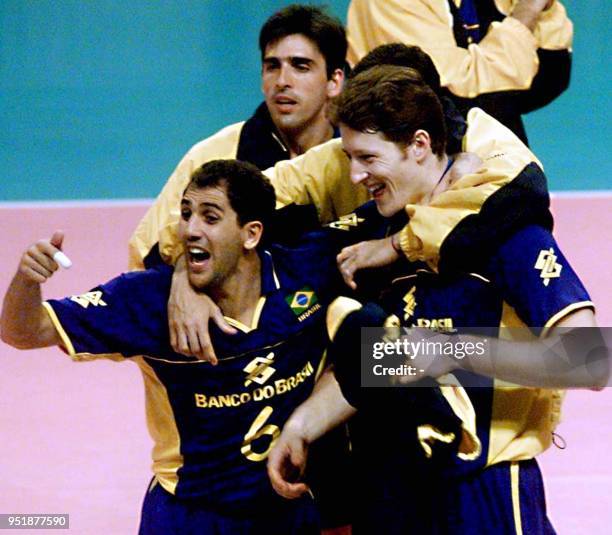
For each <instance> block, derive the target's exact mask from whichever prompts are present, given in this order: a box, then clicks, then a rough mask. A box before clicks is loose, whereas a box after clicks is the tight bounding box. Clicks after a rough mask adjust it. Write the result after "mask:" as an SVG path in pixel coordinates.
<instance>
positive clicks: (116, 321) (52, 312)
mask: <svg viewBox="0 0 612 535" xmlns="http://www.w3.org/2000/svg"><path fill="white" fill-rule="evenodd" d="M171 280H172V270H171V268H169V267H167V266H164V267H162V268H160V269H154V270H148V271H142V272H138V273H127V274H124V275H121V276H119V277H117V278H115V279H112V280H111V281H109V282H107V283H106V284H103V285H101V286H97V287H95V288H93V289H92V290H91V291H89V292H87V293H84V294H82V295H75V296H72V297H66V298H64V299H59V300H55V299H50V300H48V301H45V302H44V303H43V305H44V307H45V309H46V311H47V313H48V314H49V316H50V318H51V321H52V322H53V324H54V326H55V328H56V330H57V332H58V334H59V335H60V338H61V340H62V346H63V348H64V349H65V350H66V352H67V353H68V354H69V355H70V357H72V358H73V359H75V360H91V359H94V358H99V357H105V358H108V357H109V356H112V358H125V357H131V356H134V355H141V354H148V355H156V356H163V355H164V354H168V353H169V349H168V348H169V344H168V334H167V333H168V327H167V313H166V303H167V300H168V295H169V290H170V283H171Z"/></svg>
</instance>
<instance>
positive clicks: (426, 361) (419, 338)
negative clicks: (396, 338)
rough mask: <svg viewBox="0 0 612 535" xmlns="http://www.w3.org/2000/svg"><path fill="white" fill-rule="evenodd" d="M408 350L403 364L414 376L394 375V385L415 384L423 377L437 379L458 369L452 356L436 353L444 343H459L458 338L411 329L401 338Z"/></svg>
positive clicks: (417, 328)
mask: <svg viewBox="0 0 612 535" xmlns="http://www.w3.org/2000/svg"><path fill="white" fill-rule="evenodd" d="M401 341H402V343H403V342H404V341H405V342H407V343H408V345H407V346H404V347H408V348H410V354H409V355H407V356H406V360H405V362H404V364H406V365H408V366H412V367H413V368H414V370H415V374H414V375H395V376H393V378H392V382H393V383H395V384H401V385H408V384H411V383H415V382H417V381H419V380H420V379H423V378H425V377H432V378H434V379H437V378H438V377H442V376H443V375H446V374H447V373H450V372H452V371H453V370H454V369H456V368H457V367H458V365H457V362H456V361H455V357H454V356H453V355H448V354H442V352H440V351H437V349H438V348H440V347H442V346H443V345H444V344H445V343H449V342H450V343H452V342H459V341H460V340H459V337H458V336H452V337H451V336H449V335H448V334H443V333H439V332H437V331H433V330H431V329H424V328H419V327H412V328H410V329H408V330H407V332H406V333H405V334H404V335H403V336H402V338H401Z"/></svg>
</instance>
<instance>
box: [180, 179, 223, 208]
mask: <svg viewBox="0 0 612 535" xmlns="http://www.w3.org/2000/svg"><path fill="white" fill-rule="evenodd" d="M181 203H187V204H191V205H194V206H198V205H201V204H207V205H208V204H214V205H216V206H219V207H221V208H224V209H226V208H229V207H230V204H229V199H228V197H227V188H226V186H225V184H215V185H214V186H205V187H198V186H196V185H191V186H189V187H188V188H187V189H186V190H185V193H184V194H183V198H182V199H181Z"/></svg>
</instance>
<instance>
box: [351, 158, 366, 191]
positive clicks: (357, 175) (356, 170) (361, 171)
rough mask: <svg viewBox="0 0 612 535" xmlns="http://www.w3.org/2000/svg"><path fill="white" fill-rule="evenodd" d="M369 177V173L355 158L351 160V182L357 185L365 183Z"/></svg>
mask: <svg viewBox="0 0 612 535" xmlns="http://www.w3.org/2000/svg"><path fill="white" fill-rule="evenodd" d="M367 176H368V172H367V171H366V169H365V168H364V167H363V165H361V164H360V163H359V162H358V161H357V160H356V159H355V158H353V159H352V160H351V182H352V183H353V184H355V185H357V184H360V183H361V182H363V181H364V180H365V179H366V178H367Z"/></svg>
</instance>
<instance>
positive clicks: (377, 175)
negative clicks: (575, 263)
mask: <svg viewBox="0 0 612 535" xmlns="http://www.w3.org/2000/svg"><path fill="white" fill-rule="evenodd" d="M336 106H337V108H336V110H335V115H336V118H337V120H338V123H339V124H340V130H341V133H342V145H343V148H344V151H345V152H346V154H347V155H348V157H349V158H350V160H351V169H350V174H351V179H352V181H353V182H354V183H355V184H358V185H361V186H365V187H366V188H367V189H368V190H369V191H370V192H371V193H372V195H373V197H374V199H373V202H374V203H375V207H376V210H377V212H378V221H379V227H380V230H382V235H383V236H384V235H387V234H389V233H392V232H394V231H395V230H396V229H397V228H398V227H401V225H403V224H405V221H406V214H405V213H404V208H405V206H406V205H412V206H415V207H417V208H418V207H419V206H430V207H435V206H437V205H438V203H441V202H447V203H448V202H451V201H454V202H455V203H457V204H460V203H465V202H466V201H469V200H470V198H471V197H470V196H471V195H472V190H473V189H474V188H473V187H471V186H474V185H476V184H479V183H482V182H486V177H487V176H491V175H492V176H499V175H501V174H504V173H508V172H510V173H512V174H513V175H514V174H516V173H518V174H519V175H520V176H522V177H523V179H525V180H528V181H529V182H530V183H534V184H535V183H538V182H542V181H543V180H544V174H543V171H542V169H541V167H540V166H539V164H538V163H536V161H535V158H534V157H533V154H531V152H530V151H529V150H528V149H527V147H526V146H525V145H523V144H522V143H521V142H520V141H519V140H518V138H516V137H515V136H513V135H512V134H510V135H509V136H503V131H501V133H502V136H503V137H501V138H500V139H499V140H498V141H499V150H498V151H496V152H495V153H494V154H493V155H491V156H490V157H488V158H486V159H480V158H478V157H475V158H473V159H471V160H469V161H470V165H468V166H466V167H464V168H463V169H462V170H461V173H460V176H459V178H458V180H457V182H456V183H451V181H450V178H449V170H452V169H453V167H454V166H456V165H458V163H457V162H456V161H453V159H452V158H451V157H450V155H448V154H447V153H446V151H445V140H444V126H443V115H442V109H441V105H440V102H439V100H438V98H437V97H436V96H435V94H434V93H433V92H432V90H431V89H430V88H429V87H427V86H426V85H425V84H424V83H423V82H422V80H421V77H420V76H419V75H418V73H416V72H415V71H414V70H412V69H405V68H401V67H393V66H379V67H373V68H371V69H368V70H367V71H364V72H362V73H360V74H358V75H357V76H355V77H354V78H353V79H352V80H350V81H349V82H348V83H347V85H346V88H345V90H344V92H343V93H342V95H341V96H340V97H339V98H338V99H337V101H336ZM479 113H483V112H482V111H480V110H478V109H475V110H472V111H471V112H470V114H479ZM508 133H509V131H508ZM520 201H521V198H520V197H518V198H517V199H515V202H516V204H517V205H518V204H520ZM491 208H492V209H493V213H492V214H490V216H491V217H492V222H494V220H495V219H496V218H497V219H500V218H504V217H507V215H506V214H504V213H503V212H499V211H495V208H494V207H491ZM518 209H519V208H518V207H517V210H518ZM483 210H487V211H488V210H490V208H488V207H486V203H485V206H483ZM545 212H546V210H545ZM371 213H372V210H370V211H369V214H370V215H368V212H365V211H359V210H358V211H356V213H355V214H354V217H353V218H352V222H353V225H352V226H354V227H359V226H364V227H366V226H367V225H372V221H374V222H376V217H375V216H373V215H371ZM380 215H382V216H384V217H385V219H383V218H380ZM543 215H544V216H546V213H544V214H543ZM437 216H438V217H440V218H442V217H444V213H443V211H440V212H438V214H437ZM388 218H392V219H388ZM546 221H547V218H546V217H544V218H543V219H542V222H541V224H533V223H530V222H527V223H525V222H520V221H519V222H518V224H515V225H514V227H513V228H507V229H506V230H505V231H504V232H501V231H499V229H496V228H495V226H494V225H492V226H493V227H494V228H493V232H491V233H490V234H487V235H488V236H489V238H490V239H489V242H488V243H487V242H485V241H483V240H482V237H481V236H478V235H476V234H474V233H470V232H466V230H465V229H464V230H463V235H462V236H461V238H462V239H463V240H465V241H466V245H470V242H471V241H474V240H477V241H478V243H479V244H480V247H479V248H478V249H473V248H472V249H471V250H470V253H469V258H467V259H465V261H464V262H463V264H461V263H455V264H453V265H446V267H444V266H441V267H440V269H438V270H436V269H432V266H430V265H427V264H426V263H423V262H406V261H404V260H401V259H399V258H398V262H396V263H395V264H393V265H392V266H389V269H390V270H391V273H389V274H387V275H386V278H387V280H388V281H389V283H388V285H387V287H386V289H385V292H384V295H382V296H381V297H380V298H379V304H380V305H381V306H382V307H379V306H378V305H372V304H368V305H365V306H363V307H361V306H360V305H359V303H357V302H355V301H352V300H344V301H339V302H337V303H335V304H334V305H332V307H330V311H331V312H334V314H336V315H337V314H338V313H337V312H335V311H334V309H335V308H336V307H342V308H343V309H344V316H343V317H344V321H343V322H342V323H341V324H337V323H336V328H337V330H336V334H335V338H334V340H335V341H336V342H335V343H334V344H333V345H332V347H331V348H330V351H329V353H330V355H332V354H335V355H337V359H336V361H335V368H334V370H333V371H332V372H328V373H326V374H325V375H324V377H323V378H322V379H321V381H319V382H318V383H317V387H316V390H315V393H314V395H313V396H311V398H310V399H309V400H308V401H307V402H306V403H304V404H303V405H302V406H301V407H300V408H298V409H297V410H296V412H295V413H294V414H293V416H292V417H291V418H290V419H289V421H288V422H287V424H286V425H285V427H284V429H283V433H282V434H281V437H280V438H279V441H278V442H277V443H276V445H275V447H274V449H273V450H272V452H271V453H270V457H269V473H270V476H271V479H272V481H273V484H274V487H275V489H277V491H278V492H279V493H280V494H282V495H283V496H285V497H295V496H299V495H300V494H301V493H302V492H304V491H305V489H306V486H305V485H304V484H303V483H301V482H296V480H295V474H296V473H298V474H299V473H300V470H301V469H302V468H303V464H304V463H305V459H306V450H307V447H308V445H309V444H310V443H311V441H312V440H314V439H316V438H318V437H319V436H320V435H321V434H323V433H324V432H325V431H326V430H328V429H330V428H333V427H334V425H336V424H338V423H339V422H343V421H344V420H346V419H348V418H350V417H351V416H354V415H355V419H356V422H355V428H356V429H357V432H353V433H352V434H351V444H352V452H353V454H354V455H355V458H356V471H357V472H358V473H359V479H358V483H359V488H358V500H359V501H358V503H357V507H356V508H355V510H356V515H357V518H356V520H355V524H354V527H355V531H354V532H355V533H384V534H396V533H397V534H400V533H451V534H458V535H459V534H462V535H463V534H467V533H530V534H536V533H538V534H548V533H553V532H554V531H553V528H552V526H551V524H550V522H549V520H548V517H547V514H546V503H545V498H544V487H543V483H542V476H541V473H540V470H539V467H538V463H537V461H536V457H537V455H539V454H540V453H542V452H543V451H544V450H546V449H547V448H548V447H549V446H550V444H551V442H552V434H553V432H554V429H555V425H556V423H557V422H558V421H559V412H560V407H561V401H562V393H561V392H560V391H559V390H558V389H559V388H567V387H602V386H603V385H605V384H606V381H607V379H608V376H609V361H608V359H609V357H608V354H607V352H604V351H600V352H599V353H597V352H591V350H592V349H595V348H596V347H597V346H594V345H592V343H593V342H595V343H597V344H599V343H600V340H601V339H600V338H598V337H597V332H596V329H594V327H595V326H596V324H595V316H594V313H593V307H594V306H593V303H592V302H591V301H590V298H589V296H588V293H587V292H586V290H585V288H584V286H583V285H582V283H581V282H580V280H579V279H578V277H577V275H576V274H575V273H574V271H573V270H572V268H571V266H570V265H569V263H568V261H567V260H566V259H565V257H564V256H563V254H562V252H561V251H560V249H559V246H558V244H557V243H556V241H555V240H554V238H553V237H552V235H551V233H550V230H549V228H547V227H549V225H550V222H549V221H548V224H547V223H546ZM346 222H347V220H345V223H346ZM339 223H342V222H341V221H340V222H339ZM428 223H429V224H430V225H431V226H435V225H436V224H437V221H436V213H435V211H433V212H432V214H431V217H430V218H429V221H428ZM394 226H395V229H394ZM481 232H488V231H487V230H486V229H484V230H482V229H481ZM348 249H349V251H350V250H351V248H348ZM466 250H467V248H466ZM345 251H346V250H345ZM345 251H343V253H341V254H340V255H339V260H340V265H341V267H342V269H344V263H345V262H350V256H351V255H350V253H349V254H345ZM546 262H548V264H547V263H546ZM382 276H383V275H382V274H381V275H380V277H382ZM373 307H375V308H373ZM383 324H384V325H385V326H387V327H400V326H405V327H429V328H431V329H434V330H438V331H439V330H440V329H446V330H450V331H455V330H456V329H460V328H463V329H473V328H486V329H488V339H492V340H490V347H494V348H495V349H494V350H491V352H490V353H488V354H487V357H486V358H478V357H465V358H464V359H463V360H461V359H459V358H458V359H456V360H455V359H453V358H449V357H446V358H445V357H443V356H442V355H438V354H437V355H435V357H436V359H434V365H433V366H431V367H429V364H431V362H428V359H427V358H424V360H423V359H421V358H420V357H422V356H417V357H419V358H417V359H415V360H408V359H406V358H399V359H398V357H401V355H394V356H393V357H392V358H393V359H396V361H397V363H398V365H399V364H410V365H412V367H413V370H419V371H420V373H414V374H411V375H408V374H406V375H405V376H404V377H402V381H403V382H404V381H405V382H409V381H413V382H415V383H416V382H417V381H419V380H420V383H417V386H422V387H423V388H413V389H407V388H406V389H392V388H388V389H384V388H371V389H369V388H361V384H362V383H361V381H362V368H361V366H360V363H361V364H362V365H363V366H364V368H365V369H367V366H368V365H369V362H370V360H369V357H368V356H367V355H365V356H364V358H363V359H360V355H364V353H362V351H363V349H362V344H364V345H363V347H366V349H365V353H367V352H368V350H367V346H366V345H365V342H364V341H363V339H362V338H361V335H362V333H361V328H362V327H374V326H379V327H382V326H383ZM508 326H511V327H514V328H515V330H514V331H509V330H508V329H504V327H508ZM577 327H589V328H591V329H589V330H588V332H589V333H591V332H593V333H594V334H595V337H594V338H593V340H589V336H586V337H585V338H584V340H588V342H589V344H585V343H582V342H579V343H576V342H574V343H573V344H569V346H570V347H571V349H568V350H567V351H566V352H563V351H561V350H558V349H557V351H554V350H551V348H553V347H554V348H558V347H564V343H565V341H566V339H563V338H562V337H563V335H564V334H567V333H568V330H570V329H575V328H577ZM563 328H565V330H563ZM517 332H518V333H519V335H520V336H521V337H522V338H523V341H504V340H499V339H497V338H496V337H499V338H503V337H509V336H511V335H512V334H514V335H515V336H516V333H517ZM424 333H427V334H424ZM424 333H423V332H420V333H419V332H417V338H416V340H415V339H414V338H411V340H413V341H418V340H419V338H418V336H419V334H420V337H421V338H427V337H429V336H432V333H431V332H428V331H424ZM578 334H580V332H578ZM575 335H576V332H575V331H571V336H570V338H571V337H573V336H575ZM437 336H438V337H440V338H442V339H443V340H444V341H445V342H450V343H451V344H452V342H453V340H455V341H457V340H458V338H457V335H448V336H446V335H443V334H438V335H437ZM460 339H461V340H463V335H461V338H460ZM485 340H487V339H485ZM436 341H440V339H439V338H438V339H437V340H436ZM469 341H470V342H471V343H475V342H476V341H475V340H473V339H472V338H470V339H469ZM599 349H602V346H600V348H599ZM426 362H427V364H426ZM406 368H408V366H406ZM423 370H425V373H423ZM451 371H452V372H454V373H455V374H456V375H457V376H458V377H459V378H460V381H462V382H461V383H459V384H457V380H456V379H455V380H454V383H453V385H452V388H451V390H450V391H449V390H448V388H449V387H440V388H438V387H439V385H438V384H437V383H435V382H433V383H432V378H438V377H441V376H444V375H446V374H447V373H448V372H451ZM366 373H367V372H366ZM408 373H410V372H408ZM429 375H430V376H431V377H430V376H429ZM364 376H365V375H364ZM464 384H465V385H466V388H463V386H462V385H464ZM519 385H523V386H519ZM364 386H374V385H372V384H370V385H368V384H366V385H364ZM378 386H380V385H378ZM468 386H469V388H467V387H468ZM445 389H446V390H445ZM438 390H439V391H440V392H442V393H443V394H444V397H445V398H446V399H447V400H448V406H447V409H448V412H447V413H446V414H444V413H443V412H442V413H439V414H441V415H442V416H443V418H442V419H441V420H440V425H434V426H432V425H431V422H423V420H422V413H423V412H427V408H428V407H429V408H430V409H431V403H430V400H431V393H432V392H437V391H438ZM450 393H454V394H455V395H457V397H454V398H453V397H451V396H450V395H449V394H450ZM427 396H429V397H427ZM451 409H452V411H451ZM437 413H438V412H437ZM453 413H454V415H455V416H456V418H457V420H459V421H457V420H454V417H453ZM385 415H389V416H391V417H389V418H387V419H385V418H384V417H385ZM459 422H460V423H461V425H460V426H458V425H457V424H458V423H459ZM355 428H354V429H355ZM449 448H450V450H451V453H450V454H449Z"/></svg>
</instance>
